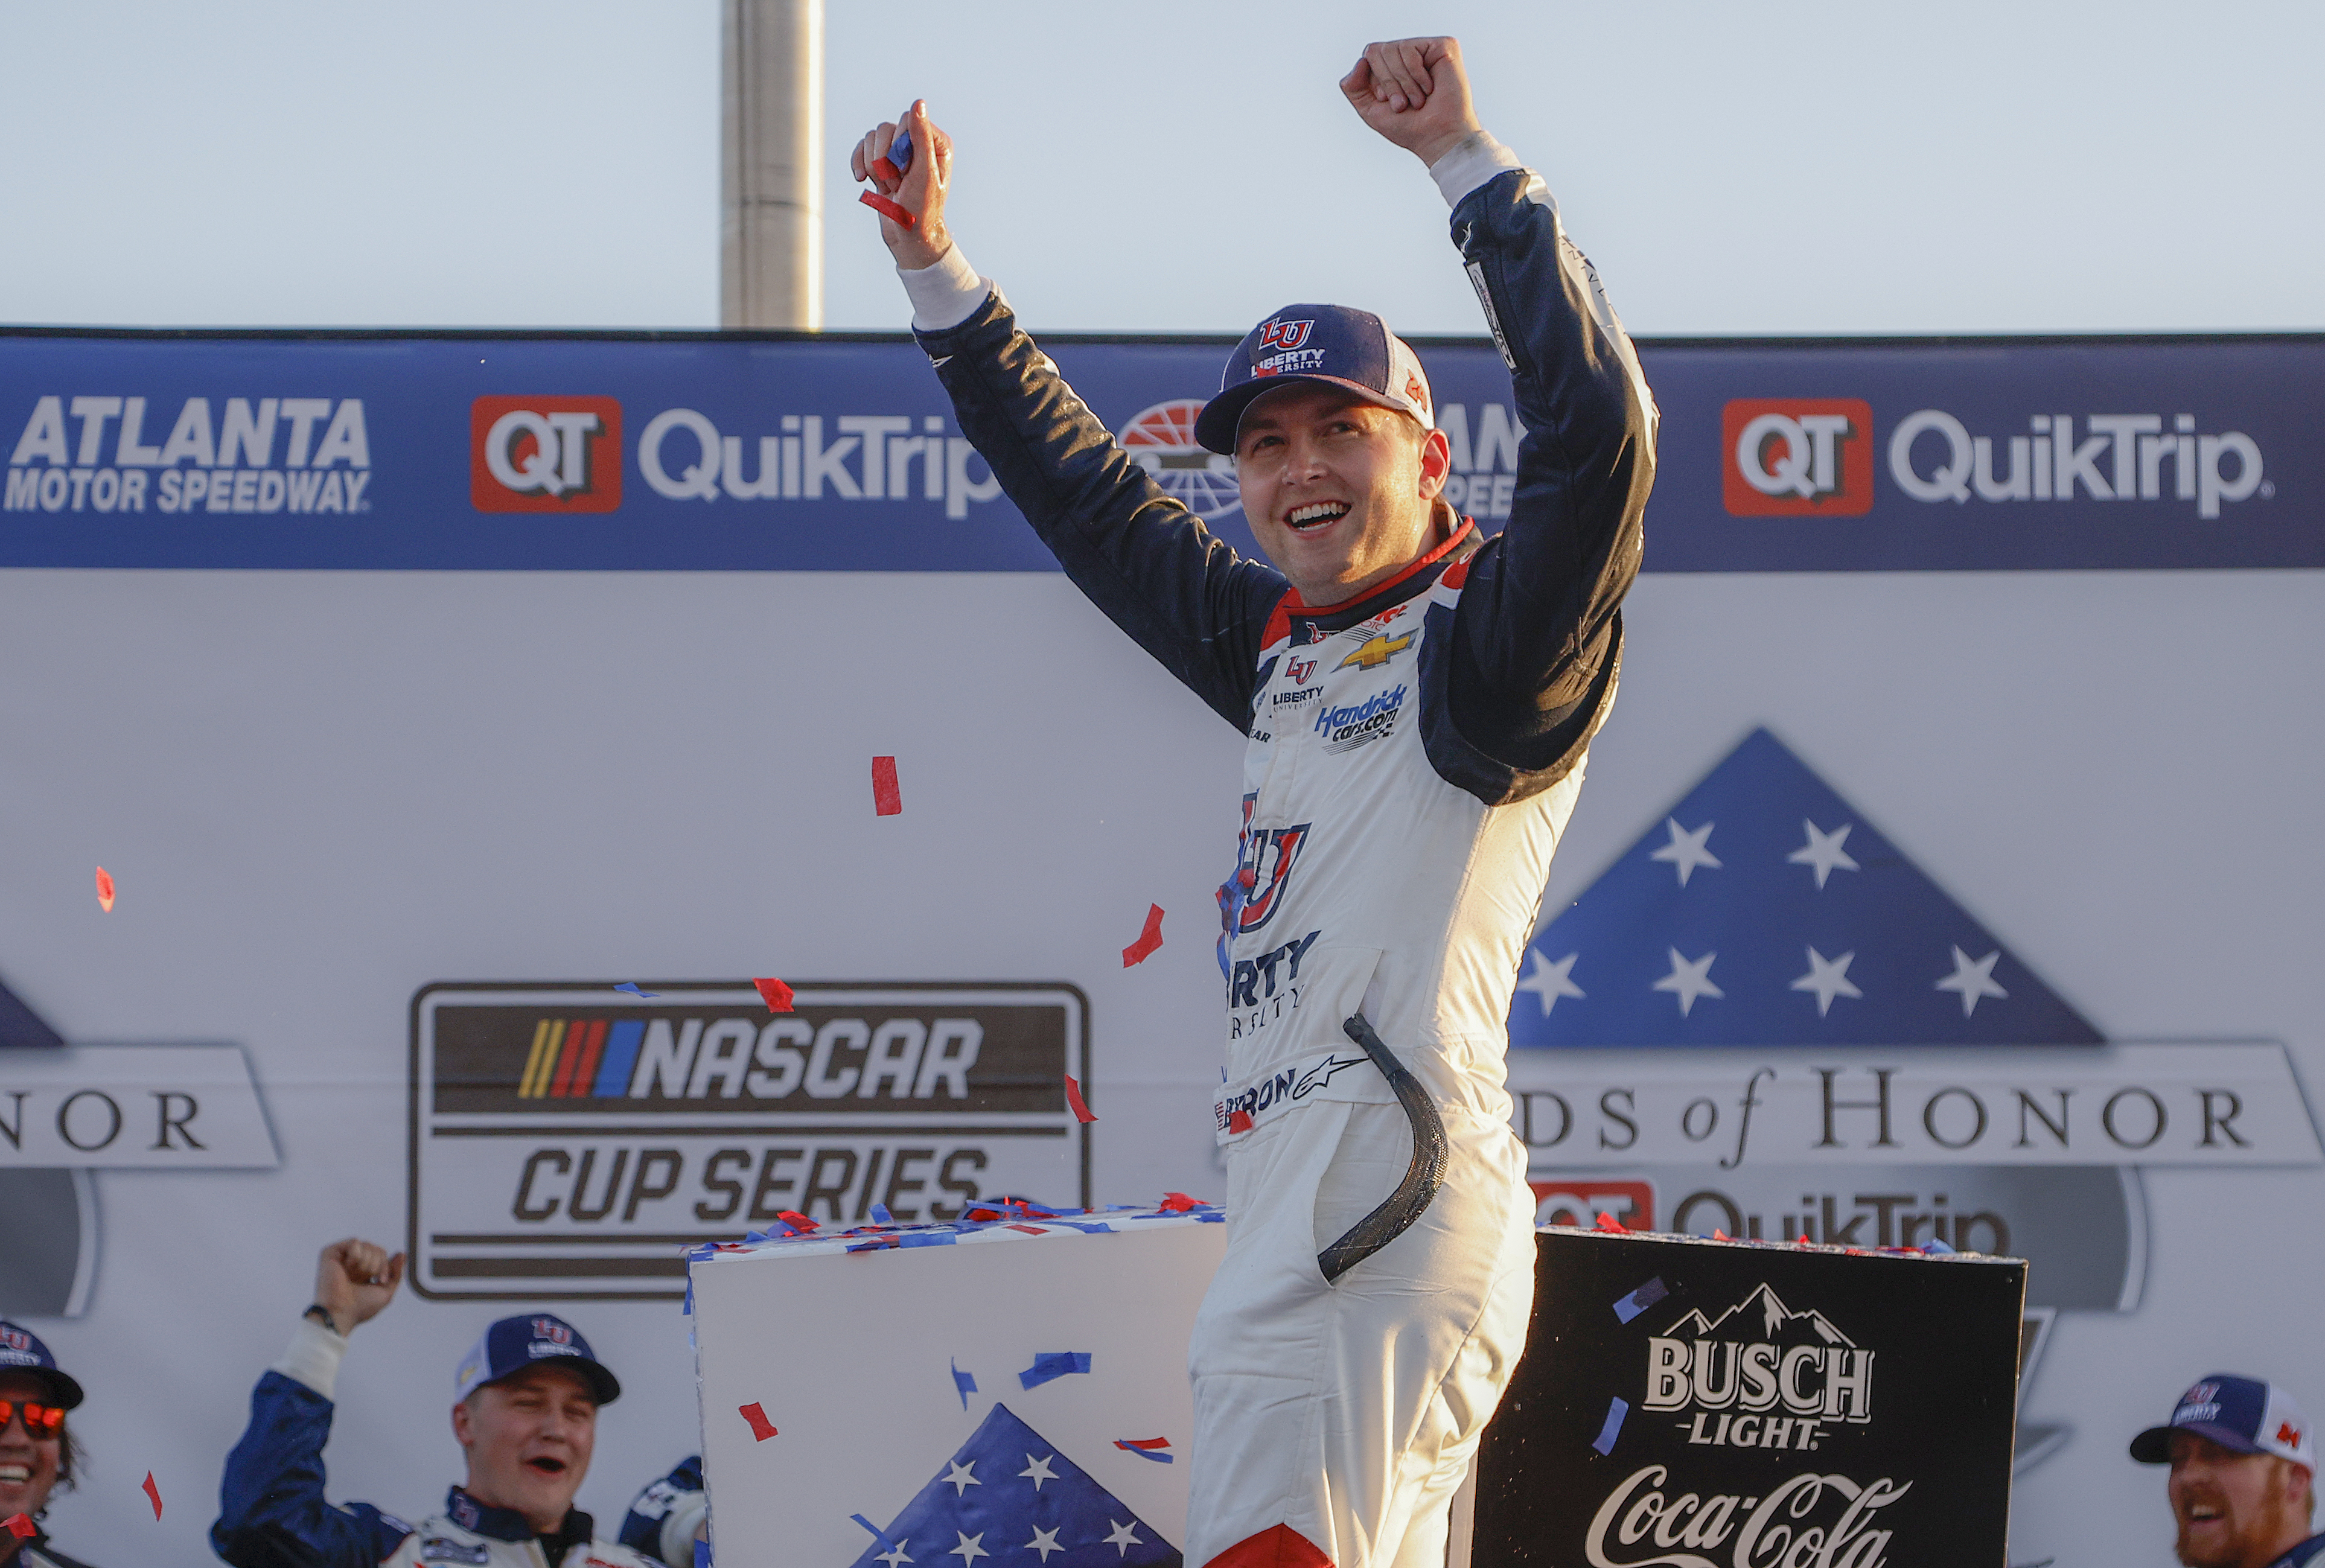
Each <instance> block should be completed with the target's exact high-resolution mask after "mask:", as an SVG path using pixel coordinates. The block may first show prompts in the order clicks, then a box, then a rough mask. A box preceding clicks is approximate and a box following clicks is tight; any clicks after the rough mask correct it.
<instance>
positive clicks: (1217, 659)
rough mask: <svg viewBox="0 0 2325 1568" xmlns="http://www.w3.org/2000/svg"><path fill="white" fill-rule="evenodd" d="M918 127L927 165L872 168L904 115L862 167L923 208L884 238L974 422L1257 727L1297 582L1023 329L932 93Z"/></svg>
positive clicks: (1010, 482) (1050, 539)
mask: <svg viewBox="0 0 2325 1568" xmlns="http://www.w3.org/2000/svg"><path fill="white" fill-rule="evenodd" d="M903 126H904V128H905V129H908V130H909V131H910V132H911V133H912V167H911V168H910V169H909V170H907V171H906V172H905V174H904V180H903V184H902V185H901V186H891V185H889V184H888V183H887V182H886V181H882V180H880V179H879V178H878V177H877V176H876V175H875V173H874V172H872V165H873V162H874V161H875V159H877V158H879V157H880V156H881V155H883V154H884V153H886V151H887V149H888V147H889V144H891V143H893V142H894V140H895V136H896V131H897V128H898V127H897V125H895V124H894V123H890V124H883V125H879V126H877V127H876V128H875V129H874V130H872V131H871V132H870V133H868V134H867V135H866V136H865V137H864V139H863V141H862V142H861V143H859V144H857V147H856V149H855V151H854V152H853V153H852V154H851V155H850V158H849V167H850V170H851V172H853V173H854V174H855V176H856V178H857V180H859V181H872V182H874V183H875V184H877V185H879V186H880V187H881V189H882V190H884V192H885V193H886V194H889V195H891V196H893V197H894V199H896V201H897V202H898V203H899V204H901V205H902V206H903V207H904V208H905V209H907V210H908V211H911V212H912V213H913V214H914V215H915V217H916V218H917V221H916V222H915V223H914V225H913V226H912V227H910V228H906V227H903V226H901V225H899V224H896V223H894V222H893V221H891V220H890V219H889V218H885V217H883V218H881V219H880V234H881V237H882V238H883V239H884V240H885V241H886V242H887V246H888V250H889V253H890V255H893V256H894V258H895V261H896V267H897V271H898V273H899V274H900V275H901V276H902V277H903V283H904V288H905V292H907V293H908V294H909V295H910V296H911V297H912V306H913V310H912V327H913V329H914V331H915V332H916V333H918V335H919V337H920V339H921V344H922V348H926V349H927V350H928V353H929V357H930V358H931V360H932V361H933V362H934V364H935V366H936V371H937V376H938V378H939V379H940V381H942V382H943V384H944V387H945V390H946V392H947V393H949V394H950V395H951V397H952V403H953V409H954V413H955V415H956V417H958V418H959V421H960V428H961V431H962V432H963V433H964V434H966V435H967V436H968V439H969V440H970V441H972V442H974V443H975V445H976V447H977V451H978V452H979V453H980V454H981V455H982V456H983V457H984V459H985V460H986V461H987V463H988V464H990V465H991V467H992V469H993V472H994V476H995V477H996V478H998V479H999V480H1000V481H1001V487H1002V489H1003V490H1004V492H1005V493H1006V494H1007V496H1009V499H1010V500H1011V501H1013V502H1014V503H1015V504H1016V506H1017V509H1018V510H1019V511H1021V512H1023V513H1024V515H1025V517H1026V519H1027V521H1029V522H1031V523H1032V524H1033V528H1034V531H1035V532H1036V533H1039V534H1040V535H1041V537H1042V543H1045V544H1047V545H1048V546H1049V547H1050V550H1051V552H1052V553H1054V554H1055V555H1056V556H1057V558H1058V563H1059V564H1060V565H1061V566H1062V567H1064V568H1065V571H1066V575H1067V576H1068V577H1069V578H1070V579H1071V580H1073V582H1074V585H1075V586H1076V587H1078V588H1079V589H1081V590H1082V592H1083V593H1084V594H1086V595H1087V596H1088V598H1089V599H1090V600H1091V602H1092V603H1094V604H1096V605H1097V606H1098V608H1099V609H1100V610H1102V611H1104V612H1105V613H1106V615H1107V617H1109V618H1110V619H1112V620H1113V621H1114V623H1115V624H1116V626H1120V627H1121V628H1122V629H1123V630H1124V631H1125V632H1127V633H1128V634H1130V636H1131V637H1132V638H1133V639H1135V641H1136V642H1137V643H1138V645H1139V646H1141V647H1143V648H1144V649H1145V650H1146V651H1147V652H1148V653H1149V654H1153V656H1154V657H1155V658H1156V659H1157V660H1159V661H1161V663H1163V667H1164V668H1165V669H1167V670H1169V671H1170V672H1171V673H1172V674H1173V675H1176V676H1177V677H1178V678H1179V679H1180V680H1181V681H1182V682H1185V683H1186V685H1187V686H1188V687H1189V688H1190V690H1192V691H1194V692H1195V694H1196V695H1197V696H1199V697H1200V698H1202V699H1203V700H1204V701H1206V702H1208V703H1209V704H1210V706H1211V707H1212V708H1213V709H1214V710H1217V711H1218V714H1219V716H1220V717H1221V718H1223V719H1227V722H1228V723H1230V724H1233V725H1234V726H1235V727H1236V728H1237V729H1243V728H1246V727H1247V726H1248V725H1249V724H1250V722H1251V704H1252V695H1253V691H1254V689H1255V682H1256V676H1257V670H1256V666H1257V663H1258V660H1259V649H1260V645H1261V634H1262V633H1263V632H1264V629H1265V627H1266V625H1267V617H1268V616H1269V614H1270V612H1272V611H1273V610H1274V608H1275V606H1276V604H1277V602H1278V601H1279V600H1281V599H1282V598H1283V595H1284V592H1285V589H1286V588H1287V586H1288V585H1287V583H1286V581H1285V580H1284V579H1283V577H1282V576H1281V575H1280V574H1278V573H1277V572H1275V571H1271V570H1270V569H1269V568H1268V567H1266V566H1265V565H1264V564H1262V563H1260V562H1258V561H1250V560H1246V559H1245V558H1244V557H1242V556H1239V555H1237V553H1236V552H1235V551H1234V549H1233V548H1232V547H1230V546H1229V545H1228V544H1227V543H1226V542H1224V541H1223V540H1219V539H1217V538H1214V537H1213V536H1212V534H1211V533H1210V531H1209V529H1207V528H1205V527H1204V526H1203V525H1202V524H1201V523H1200V521H1198V520H1197V519H1196V517H1195V515H1194V514H1193V513H1191V512H1190V511H1189V510H1188V509H1187V507H1186V506H1183V505H1182V504H1181V503H1180V502H1178V501H1176V500H1174V499H1172V497H1171V496H1168V495H1166V494H1164V493H1163V488H1162V487H1161V486H1159V485H1158V484H1156V483H1155V481H1154V479H1153V477H1152V476H1150V475H1149V474H1148V473H1147V471H1146V470H1145V469H1143V468H1141V467H1140V466H1139V465H1138V464H1137V463H1136V462H1135V461H1133V460H1132V459H1131V457H1130V455H1129V454H1128V453H1127V452H1125V451H1124V450H1123V449H1122V447H1121V446H1120V444H1119V443H1117V442H1116V441H1115V439H1114V437H1113V436H1112V434H1111V433H1109V432H1108V431H1107V428H1106V425H1105V423H1104V422H1102V421H1100V420H1099V419H1098V416H1097V415H1096V414H1094V413H1091V412H1090V410H1089V408H1088V405H1087V404H1084V403H1083V402H1082V401H1081V399H1080V398H1079V397H1077V396H1075V395H1074V391H1073V388H1071V387H1070V386H1069V385H1066V383H1065V380H1064V378H1063V377H1061V376H1060V375H1059V374H1058V369H1057V366H1055V365H1054V364H1052V363H1051V360H1050V357H1049V356H1048V355H1046V354H1043V353H1042V351H1041V350H1040V349H1039V348H1035V347H1034V346H1033V339H1030V338H1028V337H1027V336H1026V335H1025V334H1024V333H1023V332H1021V331H1019V330H1018V329H1017V321H1016V317H1015V315H1014V313H1013V312H1012V311H1010V309H1009V304H1008V302H1007V301H1006V300H1005V299H1003V298H1002V296H1001V292H1000V291H999V290H998V289H997V288H996V287H995V286H994V285H993V283H991V281H990V280H988V279H986V278H983V277H980V276H979V275H978V274H977V271H976V269H975V268H973V267H971V266H970V265H969V264H968V261H967V260H966V259H965V258H964V257H963V256H962V255H961V252H960V248H959V246H956V245H954V244H953V241H952V234H951V230H950V229H949V227H947V224H946V220H945V208H946V201H947V196H948V192H949V186H950V184H951V180H952V166H953V146H952V139H951V138H950V137H949V136H947V135H945V134H944V133H943V132H942V131H941V130H940V129H938V128H937V126H936V125H935V124H934V122H932V121H931V119H930V118H929V116H928V106H927V105H926V104H925V103H915V104H913V105H912V108H911V110H910V111H908V112H907V114H906V115H905V116H904V119H903Z"/></svg>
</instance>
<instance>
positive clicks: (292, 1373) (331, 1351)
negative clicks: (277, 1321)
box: [269, 1318, 347, 1399]
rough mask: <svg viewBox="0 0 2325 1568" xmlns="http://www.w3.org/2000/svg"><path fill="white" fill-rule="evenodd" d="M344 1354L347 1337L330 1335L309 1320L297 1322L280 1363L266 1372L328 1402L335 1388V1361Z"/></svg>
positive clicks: (336, 1380)
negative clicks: (285, 1379) (275, 1374)
mask: <svg viewBox="0 0 2325 1568" xmlns="http://www.w3.org/2000/svg"><path fill="white" fill-rule="evenodd" d="M346 1354H347V1337H346V1336H345V1335H343V1334H336V1333H333V1332H332V1331H330V1330H329V1329H327V1328H325V1327H324V1326H323V1325H322V1324H320V1323H319V1322H316V1321H315V1320H314V1319H312V1318H301V1319H300V1320H299V1327H298V1329H297V1330H296V1331H294V1332H293V1333H292V1336H291V1343H290V1344H289V1345H288V1346H287V1347H286V1348H285V1349H284V1350H283V1359H281V1360H279V1361H277V1362H275V1363H274V1365H273V1367H272V1368H270V1369H269V1370H270V1371H275V1372H280V1373H282V1374H283V1376H284V1377H285V1378H290V1379H292V1381H293V1382H297V1383H303V1384H305V1385H306V1386H307V1387H310V1388H312V1389H313V1390H314V1391H315V1392H316V1393H318V1394H320V1395H321V1396H323V1397H324V1398H326V1399H329V1398H332V1397H333V1394H332V1389H333V1388H334V1387H337V1386H338V1379H339V1358H340V1357H342V1356H344V1355H346Z"/></svg>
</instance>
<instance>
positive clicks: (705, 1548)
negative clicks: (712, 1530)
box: [694, 1541, 710, 1568]
mask: <svg viewBox="0 0 2325 1568" xmlns="http://www.w3.org/2000/svg"><path fill="white" fill-rule="evenodd" d="M694 1568H710V1543H709V1542H708V1541H697V1542H696V1543H695V1544H694Z"/></svg>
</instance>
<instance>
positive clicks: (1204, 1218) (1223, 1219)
mask: <svg viewBox="0 0 2325 1568" xmlns="http://www.w3.org/2000/svg"><path fill="white" fill-rule="evenodd" d="M1195 1223H1196V1224H1198V1225H1224V1224H1226V1223H1227V1216H1226V1215H1224V1214H1222V1213H1220V1212H1219V1211H1218V1210H1217V1209H1214V1210H1212V1211H1210V1212H1209V1213H1204V1212H1203V1211H1200V1210H1198V1211H1196V1213H1195Z"/></svg>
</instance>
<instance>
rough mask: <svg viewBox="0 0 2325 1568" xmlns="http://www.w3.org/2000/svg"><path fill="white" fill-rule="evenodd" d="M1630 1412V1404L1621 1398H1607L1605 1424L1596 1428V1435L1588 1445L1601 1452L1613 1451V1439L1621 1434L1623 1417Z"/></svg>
mask: <svg viewBox="0 0 2325 1568" xmlns="http://www.w3.org/2000/svg"><path fill="white" fill-rule="evenodd" d="M1630 1413H1631V1407H1630V1406H1628V1405H1627V1404H1626V1403H1624V1402H1623V1401H1622V1400H1620V1399H1609V1400H1607V1424H1606V1425H1604V1426H1602V1427H1600V1428H1599V1429H1598V1436H1597V1437H1596V1438H1595V1439H1593V1440H1592V1442H1591V1444H1590V1446H1591V1447H1593V1448H1595V1449H1597V1450H1598V1452H1601V1453H1612V1452H1615V1440H1616V1438H1618V1437H1620V1436H1622V1435H1623V1417H1625V1416H1626V1415H1629V1414H1630Z"/></svg>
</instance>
